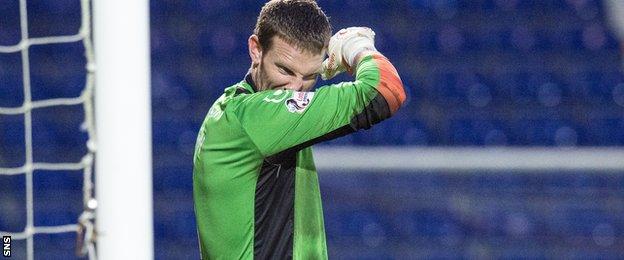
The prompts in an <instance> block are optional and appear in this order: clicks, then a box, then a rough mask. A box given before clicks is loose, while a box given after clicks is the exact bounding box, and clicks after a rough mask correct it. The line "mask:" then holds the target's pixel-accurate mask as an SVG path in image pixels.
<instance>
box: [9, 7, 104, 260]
mask: <svg viewBox="0 0 624 260" xmlns="http://www.w3.org/2000/svg"><path fill="white" fill-rule="evenodd" d="M79 3H80V28H79V30H78V31H77V32H76V33H75V34H73V35H57V36H45V37H31V36H29V21H32V19H33V18H32V17H31V19H30V20H29V10H28V5H27V2H26V0H20V1H19V6H18V8H17V9H19V32H20V40H19V42H18V43H16V44H13V45H0V57H1V56H2V55H4V56H8V55H14V56H17V55H21V58H20V59H17V61H18V62H19V63H21V74H22V75H21V82H22V86H21V89H22V93H23V94H22V95H18V94H16V93H8V94H10V95H12V96H13V97H15V96H23V101H22V102H21V105H19V106H7V105H5V104H0V125H2V124H3V123H2V122H5V123H4V125H5V127H4V128H7V127H8V128H9V130H12V131H14V130H16V129H18V128H21V126H20V127H17V126H14V125H11V124H9V123H7V122H9V121H10V120H9V119H7V118H13V119H15V118H16V117H22V120H13V121H22V122H23V145H24V147H23V149H24V150H23V151H24V156H23V158H22V162H23V164H22V165H18V166H14V165H6V164H4V162H6V161H7V160H2V157H3V155H5V156H8V157H10V153H11V151H10V150H11V149H12V147H10V146H9V145H6V143H5V142H6V141H7V140H2V139H0V147H1V148H2V149H0V163H1V164H0V178H9V177H7V176H20V175H21V176H24V182H23V184H24V185H25V187H8V189H6V188H3V190H2V191H0V195H6V194H8V193H11V192H13V193H20V192H21V191H25V200H24V202H25V205H24V207H25V225H24V226H23V228H22V229H21V231H20V230H18V231H15V230H2V231H0V235H2V236H11V239H12V240H13V241H16V242H17V241H21V240H25V242H26V246H25V249H26V251H25V253H24V252H23V251H18V250H23V248H18V247H17V246H14V247H13V248H12V249H13V251H12V254H14V255H15V256H21V255H24V254H25V255H26V258H27V259H33V258H34V255H35V253H34V248H35V245H34V244H35V243H34V236H35V235H37V234H58V233H68V232H74V233H76V237H77V238H78V239H77V240H78V242H77V246H76V253H77V254H78V255H79V256H88V257H89V259H95V258H96V255H95V246H94V239H93V236H94V216H95V207H96V200H95V199H94V197H93V186H94V185H93V176H92V172H93V167H94V164H93V162H94V156H95V124H94V104H93V97H94V95H93V91H94V80H95V78H94V52H93V47H92V46H93V45H92V40H91V7H90V1H89V0H81V1H80V2H79ZM10 7H11V5H8V7H5V9H9V8H10ZM10 11H13V10H10ZM15 11H17V10H15ZM7 12H9V10H7ZM31 15H32V13H31ZM3 16H4V15H3ZM7 19H8V18H7ZM3 26H5V25H3ZM31 30H32V28H31ZM76 43H78V44H80V43H81V44H82V47H83V48H84V58H85V63H84V67H85V68H86V75H84V77H85V80H84V82H85V83H84V85H83V86H82V91H81V93H80V94H79V95H78V96H67V97H56V98H51V99H35V98H33V83H32V82H33V80H32V78H31V69H32V65H31V63H32V62H33V60H31V57H30V53H31V48H33V47H36V46H43V45H65V44H76ZM72 46H73V45H72ZM19 63H15V64H8V63H5V64H7V65H9V66H19ZM13 76H16V75H13ZM61 84H62V83H61ZM65 84H70V83H69V82H65ZM2 87H3V88H5V86H2ZM9 87H11V88H8V89H17V87H13V86H9ZM3 94H4V93H3ZM13 94H14V95H13ZM61 107H79V108H81V109H82V114H83V117H82V118H83V121H84V122H82V124H81V125H71V126H67V127H72V128H76V129H78V128H80V129H81V130H82V131H83V135H85V136H86V140H87V141H86V143H85V144H84V146H85V149H84V151H86V152H85V153H84V154H83V155H82V159H81V160H79V161H73V162H66V161H42V160H41V159H40V158H37V156H35V155H34V153H33V150H34V149H33V148H34V144H33V132H34V131H33V113H34V112H35V111H40V110H47V111H52V109H58V108H61ZM62 111H65V110H62V109H58V110H54V111H52V112H53V113H47V114H46V115H49V114H52V115H58V116H63V114H62V113H63V112H62ZM3 117H4V120H3ZM65 118H67V116H65ZM2 141H5V142H2ZM58 141H59V142H63V140H58ZM61 152H62V151H61ZM3 164H4V165H3ZM57 172H72V173H74V172H80V173H82V201H83V210H82V212H81V213H80V214H77V215H76V216H75V222H74V223H71V224H65V225H52V226H43V225H36V224H35V215H36V212H35V210H34V209H35V206H34V204H35V197H34V194H35V188H34V186H35V184H34V181H33V180H34V178H35V176H36V175H37V174H54V173H57ZM9 183H10V182H9ZM20 184H21V183H20ZM48 185H50V186H54V185H58V184H57V183H49V184H48ZM76 195H78V194H76ZM14 196H16V195H15V194H14ZM60 199H61V200H65V199H68V198H60ZM3 200H4V198H3ZM5 202H6V201H5ZM61 203H62V202H61ZM7 208H8V209H10V207H7ZM0 214H11V212H7V211H5V210H2V211H0ZM9 218H10V217H9ZM1 219H2V218H0V220H1ZM1 223H2V222H1V221H0V224H1ZM6 228H7V227H6V226H4V225H2V226H0V229H6ZM11 228H14V227H11Z"/></svg>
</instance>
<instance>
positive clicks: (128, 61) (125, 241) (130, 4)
mask: <svg viewBox="0 0 624 260" xmlns="http://www.w3.org/2000/svg"><path fill="white" fill-rule="evenodd" d="M93 17H94V20H93V24H94V28H93V34H94V45H95V60H96V64H97V68H96V71H97V76H96V89H95V91H96V94H95V111H96V112H95V113H96V129H97V131H96V132H97V151H98V152H97V154H96V197H97V200H98V206H97V210H96V214H97V220H96V230H97V251H98V257H99V258H100V259H153V258H154V252H153V239H154V238H153V219H152V215H153V213H152V212H153V211H152V149H151V112H150V109H151V104H150V56H149V55H150V45H149V2H148V1H147V0H134V1H123V0H106V1H93Z"/></svg>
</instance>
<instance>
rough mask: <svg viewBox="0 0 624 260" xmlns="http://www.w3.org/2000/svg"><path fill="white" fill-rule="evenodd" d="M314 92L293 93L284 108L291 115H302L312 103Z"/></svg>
mask: <svg viewBox="0 0 624 260" xmlns="http://www.w3.org/2000/svg"><path fill="white" fill-rule="evenodd" d="M313 96H314V92H299V91H294V92H293V95H292V97H291V98H289V99H287V100H286V103H285V104H286V108H287V109H288V112H291V113H303V111H305V109H306V108H307V107H308V105H310V102H312V97H313Z"/></svg>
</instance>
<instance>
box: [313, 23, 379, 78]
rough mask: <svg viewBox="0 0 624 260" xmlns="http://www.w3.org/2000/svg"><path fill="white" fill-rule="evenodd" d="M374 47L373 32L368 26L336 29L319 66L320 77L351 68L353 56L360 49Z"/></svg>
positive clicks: (352, 67)
mask: <svg viewBox="0 0 624 260" xmlns="http://www.w3.org/2000/svg"><path fill="white" fill-rule="evenodd" d="M367 50H372V51H376V50H377V49H375V32H373V30H371V29H370V28H368V27H349V28H345V29H342V30H340V31H338V32H337V33H336V34H334V36H332V37H331V39H330V40H329V47H328V48H327V56H328V57H327V59H325V61H323V65H322V66H321V78H323V79H324V80H328V79H331V78H333V77H335V76H336V75H338V74H340V73H342V72H345V71H347V70H350V71H351V70H353V69H354V66H355V65H357V64H353V63H354V62H355V57H356V56H357V55H358V54H359V53H360V52H362V51H367Z"/></svg>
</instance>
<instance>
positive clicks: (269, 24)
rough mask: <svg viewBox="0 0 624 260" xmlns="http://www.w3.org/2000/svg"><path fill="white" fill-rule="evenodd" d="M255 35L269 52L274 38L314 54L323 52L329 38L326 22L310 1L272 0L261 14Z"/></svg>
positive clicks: (328, 27)
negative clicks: (276, 37) (279, 38)
mask: <svg viewBox="0 0 624 260" xmlns="http://www.w3.org/2000/svg"><path fill="white" fill-rule="evenodd" d="M254 34H255V35H257V36H258V40H259V41H260V46H261V47H262V48H263V49H265V50H269V49H270V48H271V43H272V39H273V36H275V35H277V36H279V37H281V38H282V40H284V41H285V42H287V43H289V44H293V45H295V46H296V47H298V48H300V49H302V50H306V51H309V52H311V53H314V54H319V53H321V52H322V50H323V48H325V47H326V46H327V44H328V43H329V38H330V37H331V25H330V24H329V19H328V18H327V16H326V15H325V13H324V12H323V10H321V8H320V7H319V6H318V5H317V4H316V1H313V0H272V1H269V2H267V3H266V4H265V5H264V6H263V7H262V10H261V11H260V15H259V16H258V21H257V22H256V28H255V29H254Z"/></svg>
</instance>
